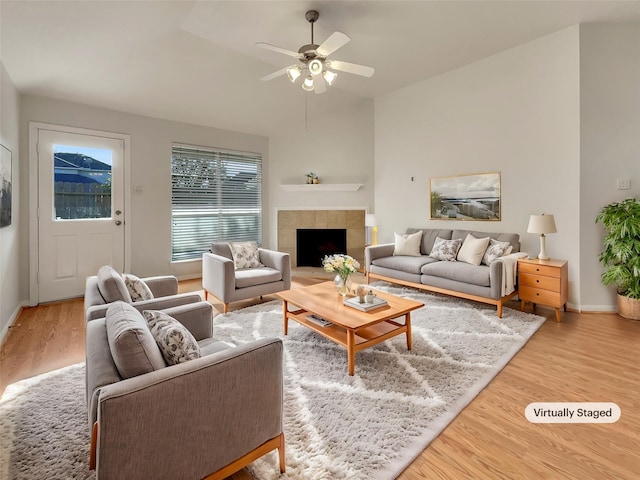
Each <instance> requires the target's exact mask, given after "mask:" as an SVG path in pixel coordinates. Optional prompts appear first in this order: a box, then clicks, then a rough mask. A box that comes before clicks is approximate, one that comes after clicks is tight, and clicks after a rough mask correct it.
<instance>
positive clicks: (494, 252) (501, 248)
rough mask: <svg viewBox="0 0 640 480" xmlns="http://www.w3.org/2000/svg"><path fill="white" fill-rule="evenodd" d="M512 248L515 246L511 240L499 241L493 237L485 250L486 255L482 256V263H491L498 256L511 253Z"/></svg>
mask: <svg viewBox="0 0 640 480" xmlns="http://www.w3.org/2000/svg"><path fill="white" fill-rule="evenodd" d="M512 248H513V247H512V246H511V244H510V243H509V242H499V241H497V240H494V239H493V238H492V239H491V240H490V241H489V246H488V247H487V250H486V251H485V252H484V256H483V257H482V263H484V264H485V265H491V263H493V261H494V260H495V259H496V258H499V257H502V256H504V255H509V253H511V250H512Z"/></svg>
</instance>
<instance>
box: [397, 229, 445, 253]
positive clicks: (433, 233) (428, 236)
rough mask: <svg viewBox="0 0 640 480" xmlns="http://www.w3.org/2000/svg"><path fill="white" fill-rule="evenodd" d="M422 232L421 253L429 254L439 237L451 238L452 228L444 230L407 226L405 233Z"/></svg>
mask: <svg viewBox="0 0 640 480" xmlns="http://www.w3.org/2000/svg"><path fill="white" fill-rule="evenodd" d="M415 232H422V243H421V244H420V253H422V254H423V255H429V254H430V253H431V249H432V248H433V242H435V241H436V238H437V237H440V238H444V239H445V240H451V233H452V232H453V231H452V230H443V229H439V228H423V229H416V228H407V231H406V232H405V233H415Z"/></svg>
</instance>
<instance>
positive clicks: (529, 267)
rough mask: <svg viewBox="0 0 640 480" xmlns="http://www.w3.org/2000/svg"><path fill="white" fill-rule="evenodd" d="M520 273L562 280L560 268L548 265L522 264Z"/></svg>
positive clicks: (519, 268) (520, 264)
mask: <svg viewBox="0 0 640 480" xmlns="http://www.w3.org/2000/svg"><path fill="white" fill-rule="evenodd" d="M518 273H533V274H535V275H544V276H546V277H557V278H560V269H559V268H556V267H550V266H548V265H534V264H530V263H526V262H520V263H519V264H518Z"/></svg>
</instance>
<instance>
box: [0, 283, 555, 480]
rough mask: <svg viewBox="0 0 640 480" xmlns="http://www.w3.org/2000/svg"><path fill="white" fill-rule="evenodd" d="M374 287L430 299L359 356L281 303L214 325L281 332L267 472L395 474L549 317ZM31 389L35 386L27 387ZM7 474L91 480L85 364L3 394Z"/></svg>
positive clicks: (324, 478) (220, 329)
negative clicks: (280, 462) (281, 404)
mask: <svg viewBox="0 0 640 480" xmlns="http://www.w3.org/2000/svg"><path fill="white" fill-rule="evenodd" d="M377 287H378V288H380V289H382V290H384V291H387V292H390V293H394V294H397V295H401V296H405V297H409V298H412V299H415V300H419V301H422V302H424V303H425V304H426V306H425V307H424V308H421V309H419V310H417V311H415V312H413V314H412V330H413V349H412V350H411V351H410V352H409V351H407V349H406V340H405V337H404V336H399V337H396V338H393V339H391V340H389V341H387V342H385V343H383V344H380V345H378V346H376V347H374V348H372V349H370V350H365V351H362V352H359V353H357V354H356V371H355V375H354V376H353V377H349V376H348V375H347V354H346V350H345V349H344V348H342V347H340V346H338V345H335V344H333V343H331V342H329V341H328V340H325V339H324V338H323V337H321V336H319V335H317V334H315V333H314V332H311V331H310V330H308V329H307V328H305V327H302V326H300V325H298V324H297V323H296V322H294V321H290V322H289V335H288V336H287V337H284V336H283V335H282V305H281V302H275V301H274V302H269V303H265V304H261V305H257V306H254V307H249V308H245V309H242V310H239V311H236V312H231V313H229V314H227V315H219V316H217V317H216V318H215V320H214V335H215V336H216V337H218V338H219V339H221V340H226V341H231V342H234V343H235V344H241V343H244V342H248V341H251V340H253V339H257V338H261V337H271V336H277V337H281V338H284V345H285V372H284V376H285V435H286V446H287V451H286V461H287V473H286V474H285V475H283V476H280V475H279V473H278V469H277V459H276V455H275V454H269V455H267V456H265V457H263V458H262V459H260V460H258V461H257V462H254V464H252V466H251V467H250V470H251V471H252V473H253V475H254V476H255V477H256V478H257V479H260V480H273V479H276V478H281V479H295V480H302V479H305V480H308V479H313V480H329V479H331V480H333V479H363V480H365V479H366V480H371V479H385V480H386V479H393V478H395V477H397V476H398V475H399V474H400V473H401V472H402V470H404V468H406V466H407V465H408V464H409V463H411V461H413V459H414V458H415V457H416V456H417V455H419V454H420V452H422V451H423V450H424V448H425V447H426V446H427V445H428V444H429V443H430V442H431V441H432V440H433V439H434V438H435V437H437V436H438V434H439V433H440V432H441V431H442V430H443V429H444V428H445V427H446V426H447V424H448V423H449V422H450V421H451V420H452V419H453V418H455V416H456V415H457V414H458V413H459V412H460V411H461V410H462V409H463V408H464V407H465V406H466V405H467V404H468V403H469V402H470V401H471V400H472V399H473V398H474V397H475V396H476V395H477V394H478V393H479V392H480V391H481V390H482V389H483V388H484V387H485V386H486V385H487V384H488V383H489V382H490V381H491V379H492V378H493V377H494V376H495V375H496V374H497V373H498V372H499V371H500V370H501V369H502V368H503V367H504V366H505V365H506V364H507V363H508V362H509V360H510V359H511V358H512V357H513V355H515V354H516V353H517V352H518V350H520V348H522V346H523V345H524V344H525V343H526V342H527V340H528V339H529V338H530V337H531V335H533V333H534V332H535V331H536V330H537V329H538V328H539V327H540V325H542V323H543V322H544V318H542V317H539V316H536V315H532V314H526V313H522V312H519V311H516V310H512V309H509V308H505V309H504V315H503V318H501V319H499V318H498V317H497V316H496V310H495V307H490V306H484V305H478V304H475V303H470V302H462V301H460V300H457V299H453V298H451V297H444V296H435V295H430V294H427V293H424V292H418V291H415V290H411V289H405V288H397V287H391V286H389V285H388V284H377ZM25 387H28V388H25ZM0 435H1V436H2V437H1V438H2V441H1V445H0V478H7V479H12V480H13V479H27V478H36V477H38V478H82V479H84V478H92V477H91V473H90V472H89V470H88V468H87V459H88V450H89V438H90V436H89V430H88V426H87V422H86V406H85V401H84V367H83V366H82V365H79V366H72V367H68V368H66V369H63V370H60V371H57V372H53V373H52V374H48V375H46V376H40V377H35V378H33V379H29V380H26V381H24V382H19V383H17V384H14V385H12V386H11V387H9V388H8V389H7V391H6V392H5V394H4V395H3V397H2V400H0Z"/></svg>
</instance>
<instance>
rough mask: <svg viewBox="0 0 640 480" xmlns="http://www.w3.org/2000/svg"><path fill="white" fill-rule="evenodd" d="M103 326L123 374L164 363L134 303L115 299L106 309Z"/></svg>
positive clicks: (129, 376) (145, 369)
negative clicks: (132, 304) (130, 303)
mask: <svg viewBox="0 0 640 480" xmlns="http://www.w3.org/2000/svg"><path fill="white" fill-rule="evenodd" d="M105 326H106V329H107V339H108V341H109V349H110V350H111V356H112V357H113V362H114V363H115V364H116V368H117V369H118V373H120V376H121V377H122V378H131V377H135V376H137V375H142V374H144V373H149V372H152V371H154V370H158V369H160V368H164V367H166V364H165V362H164V358H163V356H162V353H161V352H160V349H159V348H158V345H157V344H156V341H155V339H154V338H153V335H151V332H150V331H149V327H148V326H147V322H146V321H145V319H144V318H143V316H142V315H141V314H140V312H139V311H138V310H136V309H135V308H134V307H132V306H131V305H129V304H128V303H124V302H121V301H118V302H114V303H113V304H112V305H110V306H109V308H108V309H107V313H106V317H105Z"/></svg>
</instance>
